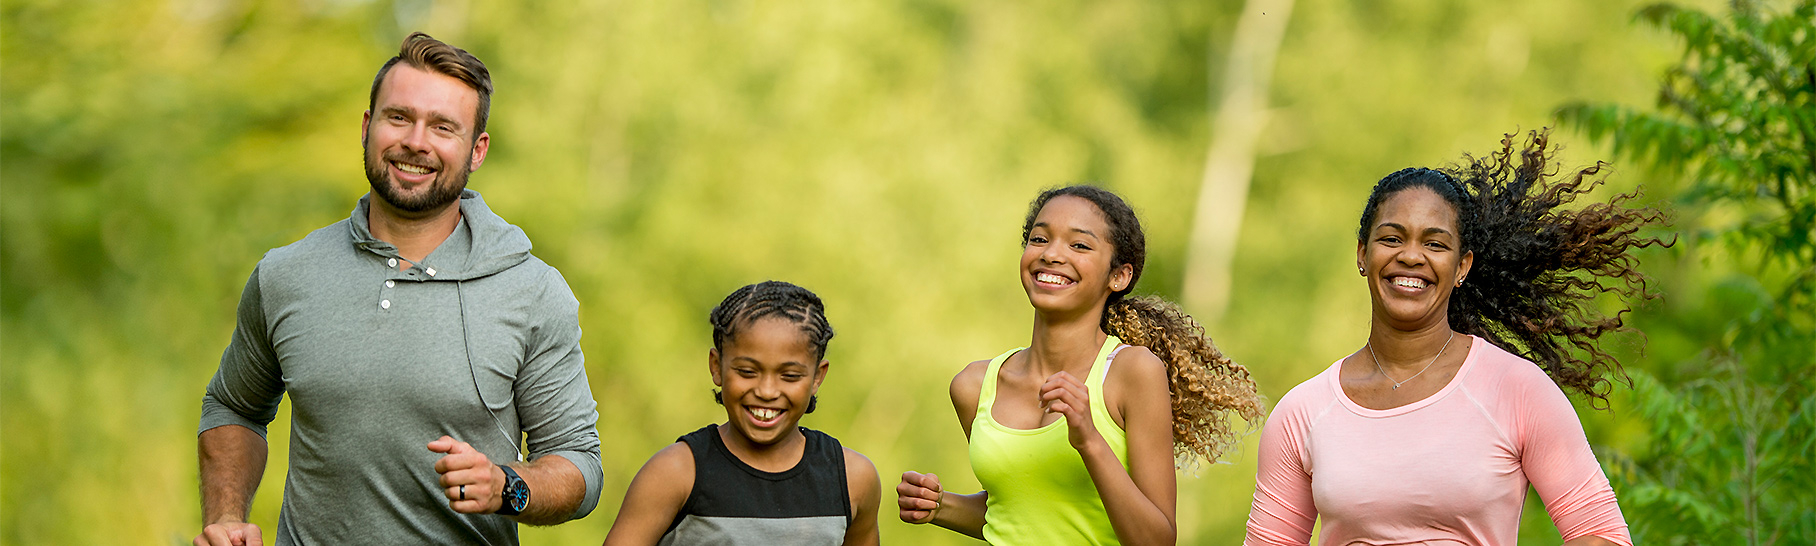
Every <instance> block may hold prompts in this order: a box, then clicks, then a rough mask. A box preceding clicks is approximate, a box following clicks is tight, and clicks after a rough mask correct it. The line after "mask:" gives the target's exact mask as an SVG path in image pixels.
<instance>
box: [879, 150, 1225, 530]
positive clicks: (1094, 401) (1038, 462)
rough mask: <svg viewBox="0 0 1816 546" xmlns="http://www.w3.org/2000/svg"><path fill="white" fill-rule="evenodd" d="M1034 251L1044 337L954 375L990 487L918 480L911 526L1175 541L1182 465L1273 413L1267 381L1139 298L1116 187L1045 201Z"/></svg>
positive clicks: (907, 493)
mask: <svg viewBox="0 0 1816 546" xmlns="http://www.w3.org/2000/svg"><path fill="white" fill-rule="evenodd" d="M1022 244H1023V250H1022V257H1021V267H1020V277H1021V285H1022V290H1023V291H1025V292H1026V293H1027V295H1028V301H1029V303H1031V304H1033V306H1034V325H1033V330H1034V332H1033V338H1032V340H1031V342H1030V343H1029V345H1028V347H1027V348H1025V349H1015V350H1011V351H1009V352H1006V353H1003V354H1002V355H1001V356H998V357H996V358H994V359H990V360H979V361H977V362H972V363H971V364H970V365H969V366H966V367H965V369H964V371H962V372H960V373H959V374H958V376H957V377H955V378H953V380H952V388H951V395H952V406H953V409H954V410H956V411H957V412H958V418H959V426H960V427H961V428H963V429H964V431H965V435H966V437H967V438H968V439H969V441H970V444H971V448H970V451H971V466H972V468H973V469H974V470H975V471H976V472H977V478H978V481H979V482H982V483H983V485H984V491H980V492H977V493H974V494H970V495H961V494H955V493H948V492H945V491H944V490H943V489H942V488H941V486H940V482H939V478H938V477H937V476H935V475H932V474H920V473H916V472H912V471H910V472H905V473H903V474H902V481H901V483H900V484H899V485H897V486H896V494H897V504H898V505H899V507H900V516H901V518H902V520H903V521H906V522H909V523H933V524H935V525H939V526H941V527H945V528H947V529H951V530H954V531H957V532H960V533H963V534H965V535H968V536H971V537H974V538H980V539H983V540H986V541H989V542H990V543H991V544H1038V545H1050V544H1119V543H1128V544H1173V543H1174V541H1175V538H1176V536H1177V535H1176V530H1177V526H1176V525H1175V521H1176V520H1175V517H1174V509H1175V506H1174V505H1175V494H1176V484H1175V483H1174V474H1173V471H1174V462H1175V460H1176V459H1179V460H1189V459H1192V458H1196V457H1203V458H1206V459H1212V460H1215V459H1216V458H1217V457H1219V456H1220V455H1222V454H1223V453H1224V451H1225V450H1227V449H1229V448H1230V447H1231V445H1232V444H1233V443H1234V442H1235V440H1236V431H1235V430H1234V427H1233V424H1232V422H1231V417H1240V418H1242V419H1244V420H1248V421H1251V422H1252V421H1253V420H1255V419H1258V418H1259V417H1260V415H1261V405H1260V400H1259V398H1258V397H1257V396H1256V394H1255V385H1254V381H1253V380H1252V379H1250V378H1249V374H1248V370H1247V369H1244V368H1243V367H1242V366H1239V365H1237V364H1235V363H1233V362H1230V360H1229V359H1227V358H1224V357H1223V355H1222V354H1220V353H1219V352H1218V351H1217V349H1216V347H1214V346H1212V345H1211V340H1210V339H1208V338H1206V337H1205V336H1204V331H1203V329H1201V328H1199V327H1198V325H1197V324H1196V323H1195V322H1193V321H1192V319H1191V318H1190V317H1188V316H1186V315H1185V314H1184V313H1183V312H1181V311H1180V310H1179V309H1178V308H1177V307H1175V306H1173V305H1172V304H1170V303H1167V302H1166V301H1164V300H1161V299H1158V298H1152V297H1144V298H1128V297H1127V296H1128V295H1129V292H1130V291H1131V290H1133V289H1134V287H1135V282H1136V281H1138V280H1140V279H1141V270H1142V266H1143V265H1144V263H1145V261H1146V258H1147V255H1146V253H1147V250H1146V245H1147V244H1146V240H1145V238H1144V235H1143V234H1142V231H1141V223H1140V222H1139V221H1137V220H1136V218H1135V212H1134V211H1133V210H1131V209H1130V208H1129V206H1128V205H1127V204H1126V203H1124V202H1123V200H1122V199H1121V198H1119V197H1117V196H1116V195H1115V194H1112V193H1110V192H1108V191H1105V190H1102V189H1099V188H1095V187H1091V186H1072V187H1065V188H1059V189H1055V190H1049V191H1047V192H1045V193H1042V194H1040V197H1038V198H1036V199H1035V200H1034V203H1033V205H1032V206H1030V207H1029V208H1028V216H1027V219H1026V221H1024V222H1023V224H1022ZM1125 343H1126V344H1125Z"/></svg>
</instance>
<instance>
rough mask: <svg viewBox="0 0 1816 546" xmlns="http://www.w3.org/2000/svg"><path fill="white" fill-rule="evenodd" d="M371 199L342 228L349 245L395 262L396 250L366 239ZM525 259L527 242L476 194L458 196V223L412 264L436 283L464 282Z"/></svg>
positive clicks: (361, 201)
mask: <svg viewBox="0 0 1816 546" xmlns="http://www.w3.org/2000/svg"><path fill="white" fill-rule="evenodd" d="M371 201H372V194H371V193H367V194H366V195H365V196H363V197H360V198H359V203H358V204H356V205H354V206H353V215H352V217H351V218H349V219H348V220H349V221H348V222H347V225H348V229H349V230H351V231H352V235H353V244H354V246H356V247H359V248H360V249H361V250H365V251H368V252H372V253H375V254H378V255H380V256H384V257H386V258H399V259H402V257H401V256H399V255H398V254H397V247H396V246H394V245H392V244H391V243H387V242H384V241H381V240H379V239H378V238H377V237H373V236H372V226H371V225H370V224H369V223H368V220H367V216H366V215H367V214H368V212H369V211H370V207H371ZM528 259H530V237H529V236H528V235H525V234H524V233H523V229H522V228H518V227H517V226H514V225H511V223H510V222H506V221H504V218H500V217H498V215H497V214H494V213H493V212H492V209H491V208H489V207H487V206H486V202H485V199H484V198H482V197H480V196H479V192H476V191H473V190H470V189H467V190H461V192H460V223H459V224H458V225H456V226H455V227H454V232H453V233H450V234H448V238H447V239H446V240H443V241H442V242H441V246H437V247H435V250H434V251H433V252H430V253H429V255H428V256H427V257H424V258H423V260H422V262H421V263H419V264H418V265H420V266H422V267H423V268H424V269H425V270H426V271H428V272H429V277H430V279H425V280H436V281H466V280H472V279H477V278H480V277H485V276H488V275H492V274H494V273H497V272H500V271H504V270H506V269H509V268H511V267H512V266H515V265H517V264H520V263H523V261H524V260H528Z"/></svg>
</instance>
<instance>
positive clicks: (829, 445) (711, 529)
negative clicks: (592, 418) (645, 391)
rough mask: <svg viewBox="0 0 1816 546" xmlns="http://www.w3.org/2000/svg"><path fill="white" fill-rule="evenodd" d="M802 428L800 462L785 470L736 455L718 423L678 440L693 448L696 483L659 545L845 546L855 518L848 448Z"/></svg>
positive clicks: (829, 438)
mask: <svg viewBox="0 0 1816 546" xmlns="http://www.w3.org/2000/svg"><path fill="white" fill-rule="evenodd" d="M801 434H803V435H806V437H807V447H806V448H805V449H804V450H803V451H802V453H801V462H800V463H797V464H795V466H794V468H790V469H788V470H784V471H781V472H764V471H762V470H758V469H756V468H753V467H751V466H750V465H748V464H745V463H744V461H741V460H738V457H737V456H736V455H733V454H732V453H731V451H730V450H729V449H726V447H725V442H724V441H723V440H721V439H720V438H719V425H707V426H706V427H704V428H701V429H700V430H696V431H693V432H691V433H689V434H688V435H686V436H682V437H680V438H678V439H677V440H676V441H679V442H686V443H687V446H688V448H689V449H691V450H692V451H693V454H694V488H693V491H692V492H690V493H688V495H687V503H685V504H683V505H682V506H681V511H680V512H678V513H676V514H675V521H673V522H671V523H669V525H668V532H667V533H666V534H664V535H663V536H662V540H661V542H658V544H659V545H661V546H669V545H684V544H831V545H837V544H843V543H844V542H845V528H846V526H847V525H848V524H849V523H850V521H851V494H850V492H849V491H848V489H847V487H846V481H845V450H844V448H842V447H840V445H839V441H838V440H836V439H834V438H833V437H831V436H828V435H826V434H825V433H822V432H820V431H817V430H812V429H808V428H807V427H801Z"/></svg>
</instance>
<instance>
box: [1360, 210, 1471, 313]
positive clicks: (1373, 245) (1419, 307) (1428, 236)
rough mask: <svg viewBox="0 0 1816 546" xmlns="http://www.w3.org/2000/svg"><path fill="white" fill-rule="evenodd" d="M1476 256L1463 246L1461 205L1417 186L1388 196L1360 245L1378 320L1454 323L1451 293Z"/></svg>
mask: <svg viewBox="0 0 1816 546" xmlns="http://www.w3.org/2000/svg"><path fill="white" fill-rule="evenodd" d="M1474 260H1475V256H1474V255H1473V254H1470V253H1468V252H1464V251H1463V238H1462V234H1461V233H1460V230H1459V229H1458V227H1457V209H1456V207H1454V206H1452V205H1451V204H1450V202H1449V201H1445V200H1444V198H1443V197H1440V196H1439V195H1438V194H1437V192H1434V191H1431V189H1429V188H1424V187H1416V186H1415V187H1412V188H1408V189H1405V190H1401V191H1399V192H1397V193H1394V194H1393V195H1389V196H1388V197H1387V198H1386V199H1383V200H1382V201H1381V205H1380V208H1378V209H1376V212H1375V218H1374V225H1373V227H1371V228H1370V230H1369V234H1368V238H1367V239H1366V240H1364V241H1361V242H1360V243H1358V244H1357V246H1356V265H1357V266H1358V267H1360V268H1362V270H1363V271H1364V272H1365V273H1364V274H1365V275H1366V276H1367V278H1368V287H1369V299H1370V300H1371V301H1372V303H1373V307H1374V314H1375V317H1376V319H1377V320H1379V321H1382V322H1384V323H1386V324H1387V325H1389V326H1392V327H1394V328H1395V329H1399V330H1417V329H1422V328H1426V327H1429V326H1432V325H1434V324H1445V325H1448V324H1449V315H1448V314H1449V311H1450V293H1451V291H1453V290H1455V289H1456V287H1457V284H1458V283H1459V282H1462V281H1463V280H1464V278H1465V277H1467V276H1468V275H1469V267H1470V264H1471V263H1473V262H1474Z"/></svg>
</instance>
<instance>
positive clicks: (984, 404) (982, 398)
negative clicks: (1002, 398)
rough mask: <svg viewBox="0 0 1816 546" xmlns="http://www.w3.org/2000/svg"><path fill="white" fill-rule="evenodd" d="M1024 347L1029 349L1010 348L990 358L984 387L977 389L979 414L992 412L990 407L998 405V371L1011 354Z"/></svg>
mask: <svg viewBox="0 0 1816 546" xmlns="http://www.w3.org/2000/svg"><path fill="white" fill-rule="evenodd" d="M1023 349H1027V347H1016V348H1014V349H1009V351H1008V352H1005V353H1003V354H1000V355H997V356H996V358H992V359H990V365H989V366H987V367H985V368H984V385H983V388H981V389H978V391H977V412H978V415H984V414H987V413H990V408H992V407H995V406H996V372H997V371H999V370H1001V369H1002V368H1003V363H1004V362H1007V361H1008V360H1009V357H1010V356H1013V355H1015V353H1019V352H1021V351H1022V350H1023Z"/></svg>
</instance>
